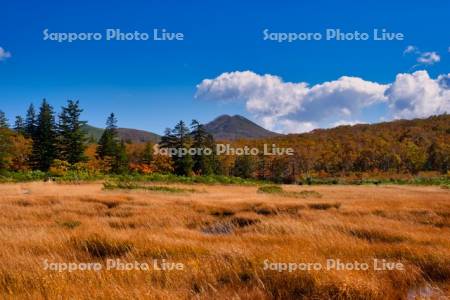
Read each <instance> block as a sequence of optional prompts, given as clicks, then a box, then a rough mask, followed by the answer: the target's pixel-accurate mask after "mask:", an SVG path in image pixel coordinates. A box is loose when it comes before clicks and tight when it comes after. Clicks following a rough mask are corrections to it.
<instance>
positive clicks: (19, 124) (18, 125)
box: [14, 116, 25, 135]
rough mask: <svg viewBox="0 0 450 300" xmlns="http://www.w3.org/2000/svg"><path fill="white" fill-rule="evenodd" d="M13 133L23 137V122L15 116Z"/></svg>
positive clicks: (19, 117)
mask: <svg viewBox="0 0 450 300" xmlns="http://www.w3.org/2000/svg"><path fill="white" fill-rule="evenodd" d="M14 131H15V132H17V133H18V134H21V135H25V122H24V120H23V118H22V117H21V116H16V121H15V122H14Z"/></svg>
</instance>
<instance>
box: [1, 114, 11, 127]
mask: <svg viewBox="0 0 450 300" xmlns="http://www.w3.org/2000/svg"><path fill="white" fill-rule="evenodd" d="M0 128H9V124H8V119H7V118H6V115H5V113H4V112H3V111H1V110H0Z"/></svg>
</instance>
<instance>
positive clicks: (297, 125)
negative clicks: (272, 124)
mask: <svg viewBox="0 0 450 300" xmlns="http://www.w3.org/2000/svg"><path fill="white" fill-rule="evenodd" d="M278 123H279V126H278V127H280V129H279V130H277V128H275V130H277V131H278V132H281V133H303V132H309V131H311V130H314V129H316V128H319V125H318V124H317V123H315V122H299V121H296V120H290V119H281V120H280V121H279V122H278Z"/></svg>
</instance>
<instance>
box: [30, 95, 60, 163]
mask: <svg viewBox="0 0 450 300" xmlns="http://www.w3.org/2000/svg"><path fill="white" fill-rule="evenodd" d="M56 136H57V134H56V125H55V116H54V113H53V108H52V107H51V106H50V104H48V103H47V100H45V99H44V100H43V101H42V105H41V107H40V110H39V115H38V117H37V127H36V132H35V134H34V138H33V155H32V156H33V158H32V160H33V163H34V167H35V168H37V169H39V170H42V171H47V170H48V169H49V168H50V166H51V164H52V162H53V160H54V159H55V158H56V155H57V149H56Z"/></svg>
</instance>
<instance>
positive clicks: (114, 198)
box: [0, 183, 450, 299]
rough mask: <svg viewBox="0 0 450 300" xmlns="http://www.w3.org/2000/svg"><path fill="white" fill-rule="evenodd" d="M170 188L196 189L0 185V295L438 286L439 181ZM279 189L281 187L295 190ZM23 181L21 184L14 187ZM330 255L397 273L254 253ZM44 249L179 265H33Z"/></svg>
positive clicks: (361, 295)
mask: <svg viewBox="0 0 450 300" xmlns="http://www.w3.org/2000/svg"><path fill="white" fill-rule="evenodd" d="M139 185H141V184H139ZM170 187H176V188H180V189H184V188H196V189H205V190H206V192H205V193H167V192H161V193H160V192H157V193H129V190H128V189H112V190H104V189H103V186H102V185H101V184H87V185H61V184H54V183H40V184H37V183H30V184H25V185H21V186H17V185H0V195H1V196H0V230H1V232H2V234H1V235H0V243H1V245H2V247H0V295H2V296H3V297H4V298H8V299H129V298H133V299H148V298H153V299H406V298H407V295H408V293H411V291H416V290H418V289H420V288H421V287H423V286H428V285H430V286H432V287H433V289H432V290H433V291H434V290H437V288H439V290H442V291H443V292H442V293H443V294H444V295H448V294H449V293H448V288H449V287H450V286H449V282H450V241H449V239H448V236H450V227H447V226H441V227H438V226H436V224H438V223H442V224H447V222H448V220H449V217H450V203H449V201H450V199H449V194H448V191H446V190H443V189H441V188H439V187H407V186H398V187H397V186H389V187H383V186H378V187H367V186H359V187H348V186H336V187H334V186H323V187H314V190H315V191H317V192H318V193H320V194H321V195H323V197H322V199H324V200H322V199H321V200H316V199H314V197H311V198H306V199H302V198H297V197H283V196H281V197H280V194H279V190H278V192H275V193H261V192H256V188H255V187H254V186H218V185H208V186H203V185H202V186H201V187H198V186H192V185H188V186H183V185H179V184H178V185H177V186H170ZM280 187H281V189H282V191H283V192H284V191H285V192H295V191H296V188H298V187H292V186H280ZM24 189H26V190H29V191H30V192H29V193H27V194H26V195H24V194H23V193H22V192H21V191H22V190H24ZM325 199H326V200H325ZM18 201H25V203H30V205H19V204H18ZM337 204H340V205H337ZM329 258H332V259H340V260H341V261H343V262H354V261H358V262H367V263H369V264H370V263H371V262H372V260H373V259H374V258H378V259H386V260H387V261H389V262H401V263H403V264H404V266H405V271H374V270H372V269H369V270H367V271H349V270H343V271H335V270H331V271H314V270H312V271H311V270H306V271H294V272H278V271H275V270H270V269H265V268H264V261H265V260H269V261H271V262H286V263H289V262H304V263H315V262H320V263H322V264H325V262H326V259H329ZM44 259H48V260H49V261H55V262H100V263H104V262H105V260H107V259H121V260H123V261H127V262H134V261H138V262H146V263H149V264H152V260H153V259H158V260H161V259H165V260H167V261H168V262H180V263H183V264H184V265H185V270H183V271H167V272H161V271H157V270H150V271H114V270H102V271H101V272H95V271H81V272H71V273H68V272H55V271H49V270H44V269H43V266H42V261H43V260H44ZM434 287H435V288H434ZM432 296H439V295H438V294H436V295H432ZM430 298H431V299H432V298H433V297H431V296H430ZM435 298H436V297H435Z"/></svg>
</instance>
